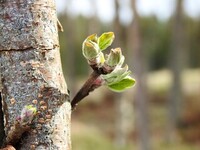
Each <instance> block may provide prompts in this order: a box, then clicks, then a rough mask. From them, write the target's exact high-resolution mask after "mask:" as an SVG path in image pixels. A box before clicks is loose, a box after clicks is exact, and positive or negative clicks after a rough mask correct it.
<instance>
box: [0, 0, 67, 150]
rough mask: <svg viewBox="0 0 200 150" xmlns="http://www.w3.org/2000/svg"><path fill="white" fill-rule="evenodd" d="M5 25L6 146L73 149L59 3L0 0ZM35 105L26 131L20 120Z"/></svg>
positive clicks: (0, 45) (1, 34)
mask: <svg viewBox="0 0 200 150" xmlns="http://www.w3.org/2000/svg"><path fill="white" fill-rule="evenodd" d="M0 29H1V30H0V73H1V81H2V89H1V98H2V101H1V102H2V109H3V117H4V120H1V121H0V122H4V131H2V130H1V131H0V135H1V134H5V136H4V141H3V144H4V145H7V144H12V145H14V146H15V147H16V148H17V149H18V150H27V149H36V150H66V149H67V150H69V149H71V143H70V117H71V105H70V103H69V98H68V97H69V95H68V92H67V86H66V83H65V81H64V78H63V73H62V68H61V63H60V52H59V42H58V34H57V32H58V29H57V17H56V9H55V1H52V0H2V1H0ZM31 104H32V105H33V106H35V107H36V108H37V115H36V116H35V118H34V119H33V121H32V123H31V124H28V125H27V126H28V130H25V131H26V132H24V131H20V129H18V128H15V125H16V120H17V118H19V116H20V114H21V111H22V109H23V108H24V107H25V106H27V105H31ZM20 127H22V128H23V126H20ZM18 130H19V132H22V133H23V132H24V133H23V136H22V133H18V132H16V131H18ZM15 133H17V135H16V134H15ZM1 142H2V141H1Z"/></svg>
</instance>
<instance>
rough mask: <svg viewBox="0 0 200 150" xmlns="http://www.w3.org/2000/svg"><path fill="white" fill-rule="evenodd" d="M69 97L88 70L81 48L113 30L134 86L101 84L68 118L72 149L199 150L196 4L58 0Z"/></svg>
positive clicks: (190, 0) (199, 19)
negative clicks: (118, 87)
mask: <svg viewBox="0 0 200 150" xmlns="http://www.w3.org/2000/svg"><path fill="white" fill-rule="evenodd" d="M56 2H57V11H58V17H59V20H60V22H61V24H62V26H63V28H64V32H62V33H59V38H60V45H61V58H62V64H63V70H64V74H65V78H66V81H67V83H68V87H69V89H70V93H71V97H73V95H74V94H75V92H76V91H77V90H78V88H80V86H81V84H82V83H83V82H84V80H85V79H86V78H87V76H88V75H89V73H90V72H91V70H90V68H89V67H88V65H87V62H86V60H85V59H84V58H83V56H82V52H81V45H82V42H83V40H84V39H85V38H86V37H87V36H88V35H90V34H93V33H97V34H98V35H100V34H102V33H103V32H107V31H113V32H114V33H115V36H116V39H115V42H114V44H113V45H112V47H113V48H114V47H121V48H122V51H123V54H124V55H125V56H126V63H127V64H128V65H129V67H130V70H131V71H132V72H133V74H132V76H133V77H134V78H136V81H137V82H136V86H135V87H134V88H132V89H130V90H128V91H127V92H124V93H121V94H119V93H117V94H116V93H113V92H111V91H109V90H108V89H106V88H104V87H102V88H100V89H98V90H96V91H95V92H94V93H92V94H91V95H89V96H88V97H87V98H86V99H85V100H83V102H81V103H80V104H79V106H78V107H77V109H76V110H75V111H74V112H73V114H72V146H73V149H74V150H94V149H95V150H112V149H113V150H115V149H124V150H132V149H141V150H148V149H153V150H165V149H166V150H167V149H170V150H173V149H174V150H179V149H183V150H197V149H198V147H199V146H200V109H199V108H200V92H199V91H200V2H199V1H196V0H159V1H155V0H148V2H147V1H145V0H57V1H56Z"/></svg>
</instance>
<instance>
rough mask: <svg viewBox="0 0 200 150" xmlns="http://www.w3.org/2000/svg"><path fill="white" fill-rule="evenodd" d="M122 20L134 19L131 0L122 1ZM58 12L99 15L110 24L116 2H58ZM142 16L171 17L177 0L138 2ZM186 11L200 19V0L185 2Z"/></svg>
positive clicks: (62, 0)
mask: <svg viewBox="0 0 200 150" xmlns="http://www.w3.org/2000/svg"><path fill="white" fill-rule="evenodd" d="M120 4H121V7H120V19H121V21H122V22H124V23H128V22H130V21H131V19H132V16H133V14H132V10H131V9H130V0H120ZM56 5H57V11H58V13H59V12H62V11H67V12H68V13H70V14H71V15H72V16H76V15H79V14H82V15H84V16H86V17H91V16H93V15H95V14H97V15H98V17H99V18H100V20H101V21H103V22H110V21H112V19H113V18H114V14H115V9H114V0H56ZM137 8H138V12H139V14H140V15H143V16H148V15H156V16H157V17H158V18H159V19H160V20H165V19H167V18H169V17H170V16H171V14H172V13H173V11H174V8H175V0H137ZM184 10H185V12H186V13H187V14H188V15H190V16H191V17H195V18H197V17H198V18H200V0H184Z"/></svg>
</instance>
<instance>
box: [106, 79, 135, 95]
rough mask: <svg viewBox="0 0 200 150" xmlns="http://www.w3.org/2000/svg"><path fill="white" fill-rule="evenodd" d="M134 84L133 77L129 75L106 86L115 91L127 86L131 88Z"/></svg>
mask: <svg viewBox="0 0 200 150" xmlns="http://www.w3.org/2000/svg"><path fill="white" fill-rule="evenodd" d="M134 84H135V79H133V78H131V77H130V76H128V77H126V78H124V79H123V80H121V81H119V82H117V83H114V84H111V85H108V87H109V88H110V89H111V90H112V91H115V92H122V91H124V90H126V89H128V88H131V87H132V86H133V85H134Z"/></svg>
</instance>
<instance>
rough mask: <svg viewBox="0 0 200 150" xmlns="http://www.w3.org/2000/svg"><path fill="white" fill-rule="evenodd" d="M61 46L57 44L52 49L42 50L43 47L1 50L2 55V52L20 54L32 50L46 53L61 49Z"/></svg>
mask: <svg viewBox="0 0 200 150" xmlns="http://www.w3.org/2000/svg"><path fill="white" fill-rule="evenodd" d="M59 47H60V46H59V45H57V44H55V45H53V47H52V48H42V47H32V46H31V47H27V48H22V49H7V50H4V49H0V53H1V52H19V51H29V50H32V49H40V50H45V51H50V50H54V49H56V48H59Z"/></svg>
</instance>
